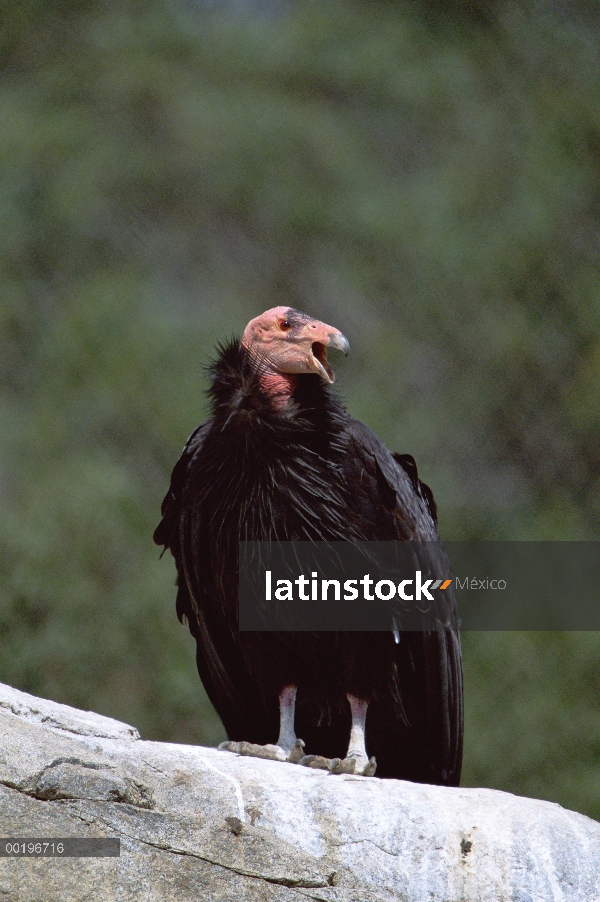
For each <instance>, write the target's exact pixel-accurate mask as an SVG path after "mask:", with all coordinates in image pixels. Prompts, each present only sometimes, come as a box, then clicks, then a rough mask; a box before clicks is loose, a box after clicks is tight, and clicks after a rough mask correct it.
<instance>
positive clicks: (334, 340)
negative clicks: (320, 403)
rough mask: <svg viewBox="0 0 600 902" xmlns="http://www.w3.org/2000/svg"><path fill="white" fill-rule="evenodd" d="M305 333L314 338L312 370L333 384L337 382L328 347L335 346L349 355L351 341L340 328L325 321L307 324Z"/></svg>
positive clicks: (311, 345)
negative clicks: (328, 357)
mask: <svg viewBox="0 0 600 902" xmlns="http://www.w3.org/2000/svg"><path fill="white" fill-rule="evenodd" d="M303 333H304V336H306V338H309V339H312V340H311V344H310V348H309V352H308V359H309V364H310V367H311V369H312V371H313V372H314V373H317V375H319V376H320V377H321V379H324V380H325V382H329V383H330V384H331V385H332V384H333V383H334V382H335V373H334V372H333V370H332V369H331V367H330V366H329V362H328V360H327V348H335V350H336V351H341V352H342V354H344V355H345V356H346V357H347V356H348V354H349V353H350V342H349V341H348V339H347V338H346V337H345V335H342V333H341V332H340V330H339V329H334V328H333V326H327V325H326V324H325V323H319V322H314V321H313V322H311V323H310V324H308V325H307V326H305V328H304V329H303ZM304 336H303V337H304Z"/></svg>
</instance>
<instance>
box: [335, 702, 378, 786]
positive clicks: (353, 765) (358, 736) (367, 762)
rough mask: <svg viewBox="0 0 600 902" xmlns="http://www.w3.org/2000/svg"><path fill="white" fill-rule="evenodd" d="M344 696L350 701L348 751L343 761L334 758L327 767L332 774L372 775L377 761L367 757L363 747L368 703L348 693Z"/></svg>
mask: <svg viewBox="0 0 600 902" xmlns="http://www.w3.org/2000/svg"><path fill="white" fill-rule="evenodd" d="M346 698H347V699H348V701H349V702H350V712H351V714H352V727H351V729H350V742H349V743H348V751H347V752H346V757H345V758H344V759H343V761H342V760H340V759H339V758H334V759H333V761H332V762H331V764H330V765H329V768H328V769H329V770H330V771H331V773H332V774H362V775H363V776H365V777H372V776H373V775H374V774H375V770H376V768H377V762H376V761H375V758H370V759H369V758H368V757H367V749H366V747H365V721H366V719H367V708H368V707H369V703H368V702H366V701H364V700H363V699H361V698H357V697H356V696H355V695H350V694H349V693H348V695H347V696H346Z"/></svg>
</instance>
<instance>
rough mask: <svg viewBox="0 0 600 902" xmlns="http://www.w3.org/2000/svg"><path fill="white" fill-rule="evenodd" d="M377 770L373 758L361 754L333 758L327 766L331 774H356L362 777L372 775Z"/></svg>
mask: <svg viewBox="0 0 600 902" xmlns="http://www.w3.org/2000/svg"><path fill="white" fill-rule="evenodd" d="M376 770H377V761H376V760H375V758H366V757H363V756H362V755H360V756H356V757H352V758H343V759H341V758H333V760H332V761H331V764H330V766H329V773H331V774H357V775H359V776H363V777H374V776H375V771H376Z"/></svg>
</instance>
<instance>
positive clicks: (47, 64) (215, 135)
mask: <svg viewBox="0 0 600 902" xmlns="http://www.w3.org/2000/svg"><path fill="white" fill-rule="evenodd" d="M0 11H1V18H2V21H1V22H0V25H1V27H0V52H1V57H2V60H1V77H0V156H1V163H2V166H1V182H0V267H1V292H2V295H1V296H2V301H1V306H0V317H1V321H0V336H1V338H0V341H1V347H0V378H1V380H2V388H1V393H0V453H1V468H0V499H1V505H2V517H1V518H0V569H1V573H0V585H1V596H0V679H1V680H3V681H5V682H8V683H11V684H13V685H15V686H17V687H19V688H22V689H24V690H27V691H30V692H33V693H37V694H40V695H43V696H47V697H50V698H54V699H57V700H59V701H63V702H67V703H69V704H73V705H77V706H80V707H84V708H92V709H94V710H96V711H100V712H102V713H105V714H109V715H112V716H114V717H117V718H121V719H123V720H125V721H128V722H130V723H134V724H136V725H137V726H138V727H139V728H140V730H141V732H142V735H143V736H145V737H148V738H156V739H164V740H171V741H178V742H199V743H216V742H217V741H219V740H220V739H221V738H223V732H222V728H221V726H220V724H219V721H218V719H217V717H216V716H215V714H214V712H213V711H212V710H211V708H210V705H209V704H208V702H207V701H206V698H205V697H204V695H203V693H202V691H201V689H200V686H199V682H198V677H197V675H196V670H195V663H194V648H193V642H192V640H191V638H190V636H189V635H188V633H187V631H186V630H185V629H184V628H182V627H180V626H179V624H178V623H177V620H176V617H175V612H174V598H175V589H174V586H173V581H174V575H175V574H174V567H173V564H172V561H171V560H170V559H163V560H162V561H159V560H158V552H157V549H156V548H155V546H154V545H153V544H152V541H151V534H152V531H153V529H154V526H155V525H156V523H157V520H158V516H159V506H160V501H161V499H162V496H163V494H164V492H165V490H166V487H167V484H168V477H169V473H170V469H171V467H172V465H173V464H174V462H175V460H176V458H177V456H178V453H179V450H180V448H181V447H182V445H183V443H184V441H185V439H186V437H187V435H188V433H189V432H190V431H191V430H192V428H193V427H194V426H195V425H196V424H197V423H198V422H199V420H200V419H201V417H203V415H204V413H205V411H206V403H205V398H204V394H203V393H204V389H205V387H206V375H205V371H204V368H203V367H204V365H205V363H206V361H207V359H208V357H209V355H210V354H211V353H212V349H213V347H214V344H215V342H216V341H217V340H219V339H225V338H228V337H229V336H230V335H231V334H232V333H235V332H237V333H239V332H240V331H241V330H242V329H243V327H244V325H245V323H246V322H247V321H248V320H249V319H250V318H251V317H253V316H255V315H257V314H258V313H259V312H261V311H262V310H264V309H266V308H268V307H271V306H274V305H276V304H287V303H290V304H293V305H294V306H297V307H299V308H301V309H304V310H307V311H308V312H310V313H312V314H314V315H316V316H317V317H319V318H320V319H323V320H325V321H326V322H329V323H331V324H333V325H335V326H337V327H339V328H340V329H341V330H342V331H343V332H344V333H345V334H346V335H347V336H348V338H349V339H350V341H351V343H352V348H353V350H352V354H351V356H350V357H349V358H348V360H347V361H343V360H341V362H338V361H336V365H337V370H338V387H339V390H340V392H341V393H342V395H343V397H344V398H345V399H346V401H347V403H348V406H349V407H350V410H351V412H352V413H353V414H354V415H355V416H357V417H358V418H360V419H362V420H363V421H365V422H366V423H367V424H368V425H369V426H371V427H372V428H373V429H375V430H376V431H377V432H378V433H379V435H380V436H381V437H382V438H383V439H384V441H385V442H386V443H387V444H388V445H389V446H390V447H391V448H393V449H394V450H398V451H401V452H410V453H412V454H414V455H415V457H416V458H417V461H418V463H419V469H420V473H421V475H422V476H423V478H424V479H425V480H426V481H427V482H428V483H429V484H430V485H431V486H432V488H433V489H434V492H435V494H436V497H437V500H438V503H439V507H440V526H441V531H442V535H443V537H444V538H446V539H522V538H529V539H581V538H586V539H597V538H599V526H600V459H599V428H598V427H599V421H600V405H599V403H598V396H599V391H600V280H599V272H598V252H599V249H600V194H599V185H600V79H599V77H598V73H599V68H598V65H599V64H598V51H599V46H600V40H599V35H600V13H599V12H598V6H597V4H596V3H595V2H592V0H590V2H589V3H583V2H581V3H579V4H576V3H566V2H565V3H560V2H555V3H552V4H550V3H538V2H533V0H531V2H525V3H519V2H516V0H515V2H510V0H506V2H498V3H485V2H467V0H464V2H462V3H461V2H454V3H452V2H447V3H439V4H438V3H434V2H433V0H430V2H424V0H423V2H416V0H415V2H412V3H411V2H391V0H390V2H383V0H381V2H377V0H370V2H358V0H355V2H352V0H347V2H322V0H319V2H298V3H294V2H291V0H287V2H284V0H280V2H276V0H273V2H271V3H266V2H262V3H251V2H246V3H241V2H238V3H233V2H229V3H227V2H215V0H213V2H211V3H209V2H196V3H183V2H181V3H177V2H174V0H173V2H169V0H164V2H139V3H136V2H126V0H110V2H108V0H106V2H101V0H88V2H70V0H53V2H49V0H37V2H36V0H22V2H18V0H17V2H15V0H13V2H8V0H3V2H2V3H1V5H0ZM464 651H465V680H466V732H465V736H466V746H465V769H464V784H465V785H467V786H473V785H484V786H492V787H497V788H500V789H505V790H509V791H514V792H518V793H524V794H527V795H534V796H539V797H542V798H546V799H553V800H557V801H559V802H561V803H562V804H564V805H567V806H569V807H573V808H576V809H578V810H580V811H583V812H586V813H588V814H591V815H592V816H595V817H600V638H599V636H598V634H595V633H587V634H584V633H565V634H548V633H545V634H543V633H518V634H517V633H504V634H466V635H465V636H464Z"/></svg>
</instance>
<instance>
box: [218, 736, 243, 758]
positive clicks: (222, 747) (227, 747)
mask: <svg viewBox="0 0 600 902" xmlns="http://www.w3.org/2000/svg"><path fill="white" fill-rule="evenodd" d="M240 745H241V742H232V741H231V740H230V739H226V740H225V742H220V743H219V745H218V746H217V750H218V751H219V752H234V753H235V754H236V755H239V754H240V749H239V747H240Z"/></svg>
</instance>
